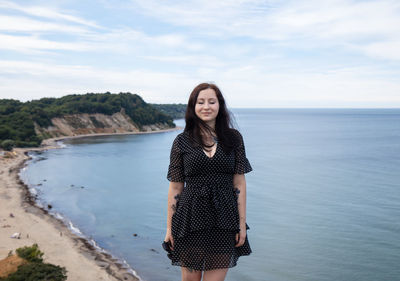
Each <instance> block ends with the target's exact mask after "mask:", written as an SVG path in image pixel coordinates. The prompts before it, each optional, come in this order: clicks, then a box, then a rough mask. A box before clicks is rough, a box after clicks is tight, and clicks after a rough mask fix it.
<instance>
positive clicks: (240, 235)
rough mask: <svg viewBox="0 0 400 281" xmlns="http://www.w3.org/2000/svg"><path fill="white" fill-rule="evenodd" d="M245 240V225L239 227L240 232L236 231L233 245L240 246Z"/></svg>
mask: <svg viewBox="0 0 400 281" xmlns="http://www.w3.org/2000/svg"><path fill="white" fill-rule="evenodd" d="M245 240H246V227H241V228H240V232H239V233H236V245H235V247H240V246H242V245H243V244H244V241H245Z"/></svg>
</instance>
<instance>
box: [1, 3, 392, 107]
mask: <svg viewBox="0 0 400 281" xmlns="http://www.w3.org/2000/svg"><path fill="white" fill-rule="evenodd" d="M399 50H400V1H385V0H380V1H349V0H327V1H317V0H309V1H275V0H272V1H259V0H236V1H233V0H232V1H231V0H221V1H210V0H204V1H196V0H186V1H153V0H145V1H144V0H143V1H137V0H131V1H129V0H125V1H118V0H115V1H105V0H98V1H62V0H60V1H0V98H13V99H19V100H21V101H27V100H32V99H39V98H41V97H61V96H64V95H67V94H84V93H87V92H106V91H110V92H113V93H118V92H131V93H137V94H139V95H141V96H142V97H143V98H144V99H145V101H147V102H152V103H186V102H187V99H188V97H189V94H190V92H191V90H192V89H193V88H194V86H196V85H197V84H198V83H200V82H204V81H207V82H215V83H216V84H217V85H218V86H219V87H220V88H221V90H222V92H223V94H224V96H225V98H226V100H227V104H228V106H230V107H400V51H399Z"/></svg>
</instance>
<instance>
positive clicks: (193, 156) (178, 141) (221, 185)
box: [167, 129, 252, 271]
mask: <svg viewBox="0 0 400 281" xmlns="http://www.w3.org/2000/svg"><path fill="white" fill-rule="evenodd" d="M232 133H233V135H234V137H236V139H237V140H238V141H237V145H236V146H235V148H234V149H233V150H231V152H230V153H229V154H227V153H225V151H224V150H223V149H222V147H221V145H220V144H218V143H217V148H216V151H215V153H214V155H213V156H212V157H209V156H207V155H206V154H205V152H204V151H203V148H202V147H200V146H196V147H192V146H191V143H190V140H189V134H188V132H182V133H180V134H179V135H177V137H176V138H175V140H174V142H173V144H172V148H171V157H170V164H169V167H168V175H167V178H168V180H169V181H173V182H184V183H185V185H184V188H183V190H182V192H181V193H180V194H178V195H177V196H176V197H175V198H176V200H177V202H176V206H175V210H174V213H173V215H172V221H171V232H172V236H173V238H174V251H172V254H171V255H169V258H170V259H171V261H172V265H177V266H182V267H187V268H190V269H193V270H200V271H204V270H212V269H218V268H230V267H234V266H235V265H236V263H237V260H238V258H239V257H240V256H245V255H249V254H250V253H251V248H250V245H249V241H248V239H247V236H248V235H246V240H245V243H244V244H243V245H242V246H240V247H235V244H236V241H235V235H236V233H238V232H239V212H238V205H237V200H238V196H239V190H238V189H236V188H234V186H233V175H234V174H244V173H247V172H250V171H252V167H251V165H250V163H249V161H248V159H247V158H246V153H245V147H244V143H243V138H242V136H241V134H240V133H239V131H237V130H235V129H232ZM246 229H249V227H248V225H247V224H246Z"/></svg>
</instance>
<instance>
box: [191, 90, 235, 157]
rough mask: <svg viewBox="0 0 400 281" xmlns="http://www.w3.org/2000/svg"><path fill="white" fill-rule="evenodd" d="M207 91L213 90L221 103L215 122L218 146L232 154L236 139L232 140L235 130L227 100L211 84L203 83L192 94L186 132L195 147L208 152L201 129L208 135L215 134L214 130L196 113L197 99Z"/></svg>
mask: <svg viewBox="0 0 400 281" xmlns="http://www.w3.org/2000/svg"><path fill="white" fill-rule="evenodd" d="M205 89H213V90H214V91H215V94H216V95H217V99H218V103H219V111H218V115H217V118H216V120H215V134H216V135H217V138H218V144H221V146H222V148H223V149H224V151H225V152H226V153H228V152H230V151H231V150H232V149H233V147H234V143H233V142H234V139H233V138H232V131H231V128H233V124H232V119H231V114H230V113H229V111H228V109H227V108H226V104H225V99H224V97H223V96H222V93H221V91H220V89H219V88H218V87H217V86H216V85H215V84H211V83H201V84H199V85H197V86H196V87H195V88H194V89H193V91H192V93H191V94H190V97H189V101H188V105H187V108H186V114H185V121H186V126H185V130H184V131H185V132H188V133H189V137H190V141H191V142H192V145H193V146H198V145H200V146H201V147H202V148H204V149H205V150H207V151H208V148H210V147H211V146H208V145H206V144H205V143H204V141H203V139H202V137H201V135H200V129H202V130H206V131H207V132H208V133H210V134H211V132H214V130H213V128H211V127H210V126H209V125H208V124H207V123H206V122H204V121H203V120H201V119H200V118H199V117H198V116H197V115H196V112H195V107H196V102H197V97H198V96H199V93H200V92H201V91H203V90H205Z"/></svg>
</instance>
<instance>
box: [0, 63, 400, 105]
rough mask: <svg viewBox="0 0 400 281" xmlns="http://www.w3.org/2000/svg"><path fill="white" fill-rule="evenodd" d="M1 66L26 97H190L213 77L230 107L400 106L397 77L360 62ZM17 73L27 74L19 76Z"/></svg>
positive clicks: (5, 82)
mask: <svg viewBox="0 0 400 281" xmlns="http://www.w3.org/2000/svg"><path fill="white" fill-rule="evenodd" d="M0 69H3V71H2V72H1V76H0V77H2V78H0V85H1V86H0V93H2V94H1V95H4V94H6V95H8V97H10V96H9V93H14V94H15V95H18V97H19V99H22V100H30V99H39V98H41V97H44V96H48V97H50V96H56V97H60V96H63V95H67V94H72V93H79V94H84V93H86V92H105V91H111V92H116V93H118V92H127V91H130V92H132V93H138V94H140V95H142V96H143V98H144V99H145V100H146V101H147V102H156V103H172V102H182V103H186V102H187V99H188V97H189V94H190V92H191V90H192V89H193V88H194V86H195V85H197V84H198V83H200V82H203V81H210V77H212V80H213V81H215V82H216V83H217V85H219V86H220V87H221V89H222V91H223V93H224V95H225V97H226V100H227V104H228V106H230V107H260V106H261V107H262V106H264V107H310V106H321V107H338V106H344V107H358V106H360V105H364V106H373V105H374V104H375V106H379V105H382V106H389V107H395V106H397V107H398V106H400V95H398V94H397V93H398V92H400V85H399V83H397V82H395V81H387V80H385V79H379V78H372V79H368V80H367V79H365V78H364V77H360V76H359V73H365V74H366V75H370V76H372V77H377V76H378V75H377V74H379V73H375V74H374V72H373V70H369V69H359V68H354V69H337V70H335V71H332V72H328V73H325V74H318V73H298V72H293V73H287V72H285V73H271V74H265V73H262V72H260V71H259V69H258V68H257V67H255V66H251V65H249V66H243V67H240V68H232V69H230V70H226V71H225V72H220V73H219V72H216V71H213V70H212V71H210V72H199V73H197V74H195V73H192V74H188V73H184V72H182V73H170V72H168V71H166V72H160V71H158V72H157V71H148V70H143V69H134V70H133V69H132V70H128V71H113V70H106V69H102V70H98V69H95V68H93V67H88V66H82V65H55V64H45V63H32V62H22V61H0ZM5 70H6V71H5ZM14 74H18V75H21V76H23V77H24V79H23V80H19V79H17V78H15V76H14ZM17 84H18V87H16V85H17ZM26 89H29V90H28V91H27V90H26ZM349 93H351V95H349ZM377 93H379V94H377ZM0 98H6V96H0Z"/></svg>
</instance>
